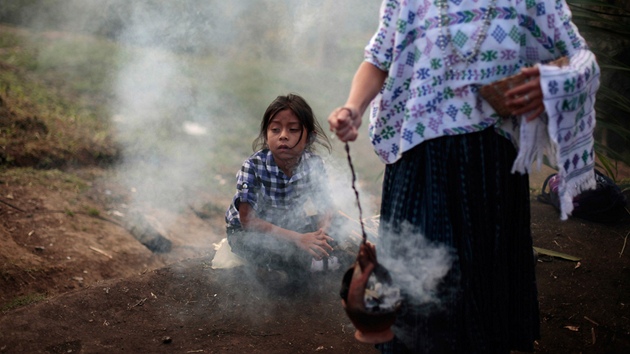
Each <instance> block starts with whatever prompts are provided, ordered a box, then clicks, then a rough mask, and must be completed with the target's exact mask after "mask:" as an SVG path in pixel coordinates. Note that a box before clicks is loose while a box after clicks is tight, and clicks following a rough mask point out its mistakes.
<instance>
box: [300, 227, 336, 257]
mask: <svg viewBox="0 0 630 354" xmlns="http://www.w3.org/2000/svg"><path fill="white" fill-rule="evenodd" d="M332 240H333V238H332V237H330V236H328V235H326V233H325V232H324V230H322V229H319V230H317V231H315V232H308V233H305V234H302V236H301V237H298V238H297V239H296V240H295V243H296V244H297V245H298V247H300V248H301V249H303V250H305V251H307V252H308V253H310V254H311V255H312V256H313V257H314V258H316V259H318V260H319V259H322V258H323V257H328V256H329V254H328V252H330V251H332V250H333V248H332V246H331V245H329V244H328V242H329V241H332Z"/></svg>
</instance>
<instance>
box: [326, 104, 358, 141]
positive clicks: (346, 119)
mask: <svg viewBox="0 0 630 354" xmlns="http://www.w3.org/2000/svg"><path fill="white" fill-rule="evenodd" d="M328 124H329V125H330V131H333V132H335V134H336V135H337V137H338V138H339V140H341V141H343V142H344V143H345V142H347V141H355V140H356V139H357V136H358V135H359V129H358V128H359V127H360V126H361V117H360V116H359V112H358V111H357V110H355V109H353V108H351V107H339V108H337V109H335V110H334V111H333V112H332V113H331V114H330V116H328Z"/></svg>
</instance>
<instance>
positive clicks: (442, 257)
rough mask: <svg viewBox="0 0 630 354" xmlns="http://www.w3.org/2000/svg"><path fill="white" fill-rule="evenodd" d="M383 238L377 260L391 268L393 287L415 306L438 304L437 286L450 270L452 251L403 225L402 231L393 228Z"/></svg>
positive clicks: (406, 224)
mask: <svg viewBox="0 0 630 354" xmlns="http://www.w3.org/2000/svg"><path fill="white" fill-rule="evenodd" d="M383 229H385V230H387V231H385V232H384V234H383V235H381V236H380V240H383V242H382V243H381V244H380V246H381V247H379V245H377V252H379V251H380V253H378V259H379V262H380V263H381V264H383V265H384V266H385V268H387V269H388V271H389V272H390V274H391V276H392V280H393V284H394V285H395V286H397V287H399V288H400V289H401V291H402V292H403V293H405V295H406V297H407V299H408V300H409V301H410V302H413V303H416V304H426V303H433V304H439V297H438V294H437V292H436V290H437V289H438V285H439V284H440V282H441V280H442V279H443V278H444V276H445V275H446V274H447V273H448V271H449V270H450V269H451V266H452V263H453V254H452V252H453V250H452V249H451V248H449V247H447V246H445V245H440V244H434V243H431V242H429V241H428V240H427V239H426V238H425V237H424V235H422V234H419V233H418V232H416V231H413V229H414V228H413V227H412V226H411V225H409V224H408V223H403V225H402V226H401V231H400V232H394V231H392V228H389V227H385V228H383Z"/></svg>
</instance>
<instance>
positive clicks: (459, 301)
mask: <svg viewBox="0 0 630 354" xmlns="http://www.w3.org/2000/svg"><path fill="white" fill-rule="evenodd" d="M515 157H516V150H515V148H514V146H513V145H512V143H511V142H510V141H509V140H507V139H505V138H503V137H501V136H499V135H498V134H497V133H495V132H494V129H493V128H489V129H486V130H484V131H482V132H478V133H471V134H464V135H457V136H446V137H441V138H437V139H432V140H429V141H426V142H424V143H422V144H420V145H418V146H416V147H415V148H413V149H412V150H410V151H407V152H405V153H404V154H403V156H402V158H401V159H400V160H399V161H397V162H396V163H394V164H390V165H387V167H386V170H385V176H384V181H383V195H382V205H381V217H380V218H381V219H380V220H381V221H380V227H381V229H380V230H379V233H380V235H381V243H382V245H381V247H383V249H384V252H386V254H390V255H395V257H396V258H398V257H405V256H406V255H407V256H411V255H412V254H413V253H412V252H413V248H414V247H421V246H422V245H423V244H424V243H423V241H421V240H420V239H419V238H421V237H423V236H410V235H424V237H425V238H426V239H428V241H429V242H431V243H433V244H439V245H445V246H447V247H449V249H451V250H453V259H454V261H453V265H452V267H451V268H450V270H449V272H448V274H447V275H446V276H445V278H444V279H443V280H442V281H441V283H440V285H439V288H438V289H437V290H436V293H437V296H438V298H439V303H431V304H423V305H416V304H412V303H411V302H406V303H405V304H404V305H403V307H402V310H401V313H400V315H399V316H398V319H397V322H396V324H395V327H394V328H393V329H394V332H395V333H396V338H395V339H394V341H392V342H389V343H385V344H381V345H378V346H377V347H378V348H379V349H381V351H382V352H383V353H406V352H413V353H484V354H487V353H509V351H510V350H521V351H533V342H534V340H536V339H538V338H539V332H540V323H539V321H540V320H539V312H538V295H537V288H536V279H535V260H534V257H533V248H532V246H533V245H532V238H531V232H530V199H529V178H528V176H527V175H520V174H512V173H511V172H510V171H511V167H512V164H513V162H514V159H515ZM409 225H411V226H409ZM410 227H411V228H412V231H414V232H413V233H409V232H408V231H409V228H410ZM403 231H404V232H403ZM410 237H411V238H416V237H417V238H418V240H417V242H415V243H414V240H408V239H407V238H410ZM403 238H405V239H404V240H403ZM409 241H411V242H412V246H411V247H410V246H409V245H410V244H409ZM414 245H415V246H414ZM398 259H401V258H398ZM402 259H404V258H402Z"/></svg>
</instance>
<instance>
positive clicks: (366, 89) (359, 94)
mask: <svg viewBox="0 0 630 354" xmlns="http://www.w3.org/2000/svg"><path fill="white" fill-rule="evenodd" d="M386 78H387V72H385V71H383V70H381V69H379V68H377V67H376V66H374V65H373V64H371V63H369V62H366V61H364V62H362V63H361V65H360V66H359V68H358V69H357V72H356V73H355V75H354V78H353V79H352V86H351V87H350V93H349V95H348V99H347V100H346V104H345V105H344V106H343V107H339V108H337V109H335V110H334V111H333V112H332V113H331V114H330V116H329V117H328V123H329V124H330V130H331V131H334V132H335V134H337V137H338V138H339V139H340V140H341V141H343V142H346V141H354V140H356V138H357V136H358V134H359V132H358V128H359V127H360V126H361V117H363V113H364V112H365V110H366V109H367V107H368V105H369V104H370V102H372V100H373V99H374V97H376V95H377V94H378V93H379V91H380V90H381V88H382V87H383V83H385V79H386Z"/></svg>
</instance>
